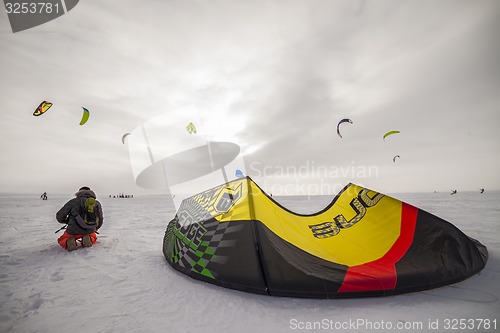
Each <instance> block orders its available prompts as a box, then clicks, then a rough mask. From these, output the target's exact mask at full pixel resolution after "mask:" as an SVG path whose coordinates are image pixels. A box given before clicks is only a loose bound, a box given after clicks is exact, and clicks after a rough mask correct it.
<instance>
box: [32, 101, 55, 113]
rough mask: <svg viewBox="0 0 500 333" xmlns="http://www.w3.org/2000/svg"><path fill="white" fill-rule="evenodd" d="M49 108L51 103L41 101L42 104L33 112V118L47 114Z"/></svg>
mask: <svg viewBox="0 0 500 333" xmlns="http://www.w3.org/2000/svg"><path fill="white" fill-rule="evenodd" d="M51 106H52V103H50V102H47V101H43V102H42V103H40V105H38V107H37V108H36V110H35V112H33V115H34V116H39V115H42V114H44V113H45V112H47V110H48V109H50V107H51Z"/></svg>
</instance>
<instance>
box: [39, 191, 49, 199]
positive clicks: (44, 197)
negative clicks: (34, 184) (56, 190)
mask: <svg viewBox="0 0 500 333" xmlns="http://www.w3.org/2000/svg"><path fill="white" fill-rule="evenodd" d="M40 198H42V200H47V199H48V197H47V192H43V194H42V195H41V196H40Z"/></svg>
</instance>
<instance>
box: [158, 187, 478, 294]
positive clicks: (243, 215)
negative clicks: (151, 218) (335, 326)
mask: <svg viewBox="0 0 500 333" xmlns="http://www.w3.org/2000/svg"><path fill="white" fill-rule="evenodd" d="M163 254H164V256H165V258H166V260H167V262H168V263H169V264H170V265H171V266H172V267H173V268H174V269H176V270H178V271H179V272H181V273H183V274H186V275H188V276H189V277H191V278H194V279H197V280H202V281H205V282H208V283H212V284H215V285H219V286H223V287H226V288H231V289H237V290H242V291H247V292H253V293H257V294H264V295H270V296H289V297H307V298H345V297H366V296H387V295H395V294H401V293H408V292H415V291H422V290H427V289H432V288H437V287H441V286H445V285H448V284H452V283H456V282H459V281H462V280H464V279H466V278H468V277H471V276H472V275H474V274H476V273H478V272H479V271H481V270H482V269H483V268H484V266H485V265H486V262H487V260H488V250H487V249H486V247H485V246H484V245H483V244H481V243H480V242H479V241H477V240H475V239H472V238H469V237H468V236H467V235H465V234H464V233H463V232H462V231H460V230H459V229H458V228H457V227H455V226H454V225H453V224H451V223H449V222H447V221H445V220H443V219H441V218H439V217H437V216H435V215H432V214H430V213H428V212H425V211H423V210H421V209H419V208H417V207H415V206H412V205H409V204H407V203H405V202H402V201H400V200H398V199H395V198H392V197H390V196H388V195H384V194H381V193H378V192H376V191H373V190H370V189H367V188H364V187H361V186H358V185H355V184H348V185H347V186H346V187H344V189H343V190H342V191H341V192H340V193H339V194H338V195H337V196H336V197H335V198H333V199H332V201H331V203H330V204H329V205H328V206H327V207H326V208H324V209H322V210H321V211H319V212H317V213H315V214H310V215H303V214H296V213H293V212H292V211H290V210H288V209H286V208H284V207H283V206H281V205H280V204H279V203H278V202H276V201H274V200H273V198H272V197H271V196H269V195H268V194H267V193H265V192H264V191H262V189H261V188H260V187H259V186H258V185H257V184H256V183H254V182H253V180H252V179H251V178H250V177H245V178H239V179H236V180H233V181H231V182H228V183H226V184H222V185H219V186H217V187H215V188H212V189H209V190H206V191H203V192H201V193H198V194H196V195H194V196H192V197H188V198H186V199H184V200H183V201H182V204H181V205H180V207H179V209H178V211H177V214H176V215H175V217H174V218H173V219H172V220H171V221H170V222H169V223H168V225H167V228H166V232H165V235H164V239H163Z"/></svg>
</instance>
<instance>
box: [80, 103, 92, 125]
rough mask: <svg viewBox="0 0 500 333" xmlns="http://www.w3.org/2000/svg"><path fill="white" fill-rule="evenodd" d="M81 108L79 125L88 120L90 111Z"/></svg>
mask: <svg viewBox="0 0 500 333" xmlns="http://www.w3.org/2000/svg"><path fill="white" fill-rule="evenodd" d="M82 109H83V115H82V120H80V125H85V123H86V122H87V120H89V116H90V112H89V110H87V109H86V108H84V107H83V106H82Z"/></svg>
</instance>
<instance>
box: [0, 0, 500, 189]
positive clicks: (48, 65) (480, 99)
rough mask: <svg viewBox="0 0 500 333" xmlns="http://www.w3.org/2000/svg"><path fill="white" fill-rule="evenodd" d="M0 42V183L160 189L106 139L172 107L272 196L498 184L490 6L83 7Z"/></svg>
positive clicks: (499, 44)
mask: <svg viewBox="0 0 500 333" xmlns="http://www.w3.org/2000/svg"><path fill="white" fill-rule="evenodd" d="M0 49H1V53H0V59H1V62H0V71H1V90H0V99H1V101H2V108H1V111H0V112H1V117H2V118H1V121H0V165H1V168H2V169H1V170H2V172H1V173H0V191H1V192H34V193H41V192H43V191H47V192H49V194H50V193H54V192H58V193H74V191H75V189H77V188H78V187H80V186H83V185H88V186H91V187H92V188H94V189H95V190H96V191H97V192H98V193H100V194H106V195H107V194H108V193H109V194H115V193H118V192H127V193H135V194H141V193H144V194H147V193H158V191H154V190H148V189H143V188H141V187H139V186H137V185H136V183H135V180H134V174H133V172H132V167H131V161H130V155H129V150H128V145H127V144H122V142H121V138H122V135H123V134H124V133H126V132H131V131H133V130H134V129H137V128H141V125H142V124H144V123H147V122H148V121H151V119H154V118H155V117H165V116H166V115H167V116H170V114H171V116H172V119H173V120H175V117H177V116H176V112H175V110H179V109H180V108H183V107H185V106H186V105H195V106H196V109H197V110H198V111H199V114H198V118H197V119H201V120H200V121H201V122H202V123H203V124H204V126H205V127H206V128H208V129H210V128H212V129H214V130H213V131H216V130H215V129H219V130H217V131H220V128H225V129H226V130H225V131H224V135H223V136H224V140H226V141H231V142H234V143H236V144H238V145H239V146H240V147H241V156H242V157H243V158H244V161H245V166H246V168H245V172H246V174H248V175H250V176H252V177H253V178H254V179H255V180H257V181H258V182H259V183H261V184H263V187H264V189H267V190H269V191H274V192H275V193H278V194H280V193H279V192H280V190H283V189H286V191H285V192H286V193H285V194H294V192H295V193H296V194H307V193H303V192H304V191H307V190H310V191H312V192H318V186H319V187H322V189H320V192H321V193H322V194H328V193H330V192H332V193H333V192H334V191H335V190H338V189H339V188H338V187H339V186H343V185H345V184H346V183H348V182H354V183H358V184H361V185H365V186H368V187H370V188H373V189H375V190H379V191H381V192H417V191H435V190H437V191H442V192H448V191H450V190H452V189H457V190H459V191H466V190H472V191H477V190H478V189H479V188H481V187H484V188H486V189H487V190H500V175H499V172H498V170H500V155H499V152H500V149H499V148H500V130H499V125H500V1H497V0H491V1H487V0H462V1H461V0H454V1H420V0H419V1H370V0H367V1H351V0H349V1H347V0H345V1H340V0H338V1H334V0H325V1H318V0H307V1H269V0H265V1H264V0H262V1H243V0H239V1H235V0H227V1H189V0H187V1H166V0H162V1H159V0H147V1H132V0H113V1H111V0H108V1H99V0H82V1H80V3H79V4H78V5H77V6H76V7H75V8H74V9H73V10H71V11H70V12H68V13H67V14H65V15H63V16H61V17H59V18H58V19H55V20H53V21H50V22H48V23H46V24H43V25H40V26H38V27H35V28H32V29H29V30H25V31H22V32H18V33H15V34H13V33H12V31H11V28H10V25H9V21H8V18H7V15H6V13H5V12H3V13H1V14H0ZM43 100H48V101H51V102H53V103H54V106H53V107H52V108H51V109H50V110H49V111H48V112H47V113H46V114H44V115H43V116H40V117H33V116H32V113H33V111H34V109H35V108H36V106H37V105H38V104H39V103H40V102H41V101H43ZM82 106H84V107H86V108H88V109H89V110H90V111H91V116H90V119H89V121H88V122H87V124H85V125H84V126H80V125H79V122H80V119H81V116H82V109H81V107H82ZM343 118H350V119H352V121H353V124H343V125H342V127H341V130H342V134H343V138H342V139H341V138H340V137H338V135H337V133H336V126H337V123H338V121H339V120H341V119H343ZM389 130H400V131H401V133H400V134H396V135H393V136H391V137H389V138H387V139H386V140H385V141H384V140H382V136H383V134H384V133H385V132H387V131H389ZM218 134H221V133H218ZM165 140H167V141H168V142H169V143H172V142H173V143H177V142H181V141H182V140H183V137H179V136H175V135H170V136H169V132H168V131H165ZM396 154H397V155H400V158H399V159H397V160H396V162H393V156H395V155H396ZM276 184H278V185H279V186H278V187H276V186H277V185H276ZM280 186H281V187H280ZM160 193H161V191H160ZM314 194H317V193H314Z"/></svg>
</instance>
